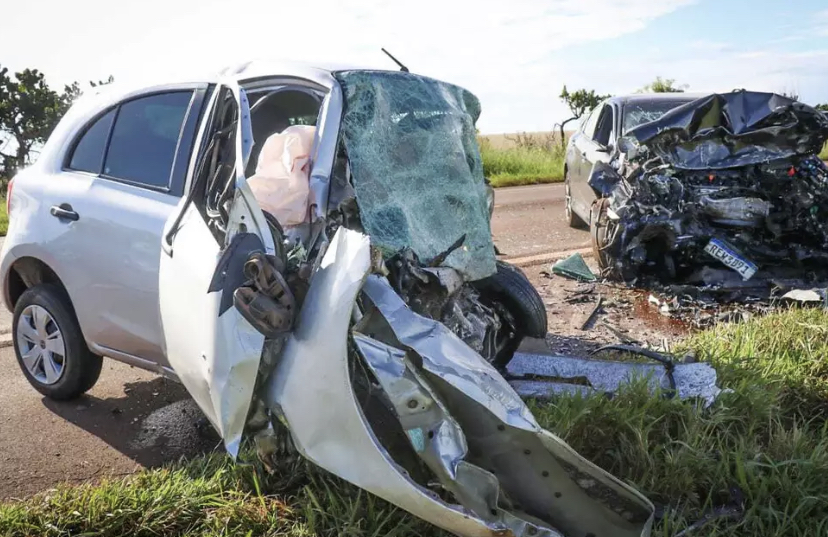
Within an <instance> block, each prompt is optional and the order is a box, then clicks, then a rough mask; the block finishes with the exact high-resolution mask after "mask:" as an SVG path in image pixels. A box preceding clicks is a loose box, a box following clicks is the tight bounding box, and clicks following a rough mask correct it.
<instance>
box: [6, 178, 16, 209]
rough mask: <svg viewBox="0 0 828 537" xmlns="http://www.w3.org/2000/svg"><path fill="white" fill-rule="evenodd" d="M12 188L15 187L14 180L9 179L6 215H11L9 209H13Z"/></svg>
mask: <svg viewBox="0 0 828 537" xmlns="http://www.w3.org/2000/svg"><path fill="white" fill-rule="evenodd" d="M12 187H14V179H9V186H8V188H6V214H9V209H11V195H12Z"/></svg>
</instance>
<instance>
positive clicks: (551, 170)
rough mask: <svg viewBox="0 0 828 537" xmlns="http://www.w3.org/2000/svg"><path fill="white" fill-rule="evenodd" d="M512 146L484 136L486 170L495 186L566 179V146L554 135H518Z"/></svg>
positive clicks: (481, 148)
mask: <svg viewBox="0 0 828 537" xmlns="http://www.w3.org/2000/svg"><path fill="white" fill-rule="evenodd" d="M514 140H515V142H514V143H513V144H511V145H510V146H504V145H503V144H499V145H496V144H494V143H492V142H491V141H489V139H487V138H485V137H481V138H480V155H481V157H482V158H483V174H484V175H485V176H486V177H488V178H489V180H490V181H491V182H492V186H494V187H503V186H519V185H530V184H537V183H556V182H560V181H563V166H564V153H565V152H564V149H563V148H562V147H561V146H560V144H559V143H558V142H557V141H556V140H557V138H555V137H554V135H550V136H548V137H547V138H538V137H532V136H527V135H516V137H515V138H514Z"/></svg>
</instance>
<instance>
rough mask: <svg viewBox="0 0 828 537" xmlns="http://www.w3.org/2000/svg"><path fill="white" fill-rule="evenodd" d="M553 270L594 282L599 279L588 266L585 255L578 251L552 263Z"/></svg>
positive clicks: (558, 273)
mask: <svg viewBox="0 0 828 537" xmlns="http://www.w3.org/2000/svg"><path fill="white" fill-rule="evenodd" d="M551 272H552V274H557V275H559V276H565V277H567V278H571V279H573V280H580V281H587V282H594V281H596V280H597V279H598V278H596V276H595V274H593V273H592V271H591V270H590V269H589V267H588V266H587V264H586V262H585V261H584V257H583V256H582V255H581V254H579V253H577V252H576V253H574V254H572V255H571V256H569V257H567V258H564V259H561V260H560V261H558V262H557V263H555V264H554V265H552V269H551Z"/></svg>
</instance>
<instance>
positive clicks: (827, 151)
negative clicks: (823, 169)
mask: <svg viewBox="0 0 828 537" xmlns="http://www.w3.org/2000/svg"><path fill="white" fill-rule="evenodd" d="M819 158H821V159H822V160H828V142H826V143H825V145H823V146H822V152H821V153H820V154H819Z"/></svg>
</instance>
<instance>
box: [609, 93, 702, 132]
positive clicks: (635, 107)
mask: <svg viewBox="0 0 828 537" xmlns="http://www.w3.org/2000/svg"><path fill="white" fill-rule="evenodd" d="M688 102H690V101H672V100H671V101H649V102H641V103H627V104H626V105H624V116H623V123H624V125H623V132H624V134H626V133H627V132H629V131H631V130H632V129H634V128H636V127H638V126H639V125H643V124H644V123H649V122H650V121H655V120H656V119H658V118H660V117H661V116H663V115H664V114H666V113H667V112H669V111H670V110H672V109H673V108H676V107H678V106H681V105H683V104H685V103H688Z"/></svg>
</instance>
